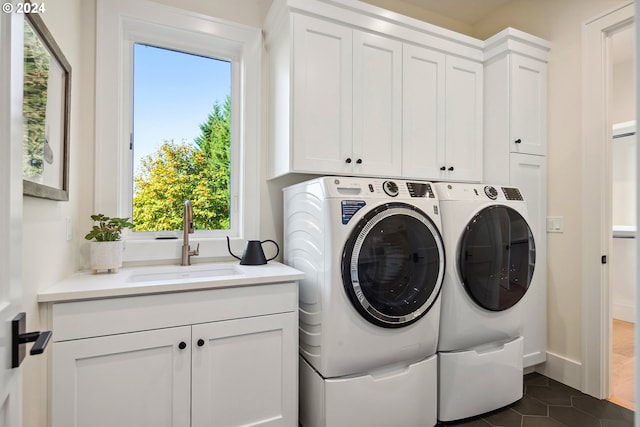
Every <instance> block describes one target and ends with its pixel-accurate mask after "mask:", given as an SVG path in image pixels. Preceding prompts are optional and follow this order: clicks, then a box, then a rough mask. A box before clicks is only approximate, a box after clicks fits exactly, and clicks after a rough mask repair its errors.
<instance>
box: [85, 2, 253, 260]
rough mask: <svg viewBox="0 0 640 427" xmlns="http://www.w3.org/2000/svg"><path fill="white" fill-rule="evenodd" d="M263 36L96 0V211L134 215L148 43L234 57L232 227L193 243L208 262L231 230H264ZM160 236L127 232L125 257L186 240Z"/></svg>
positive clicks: (203, 19)
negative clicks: (139, 96) (138, 71)
mask: <svg viewBox="0 0 640 427" xmlns="http://www.w3.org/2000/svg"><path fill="white" fill-rule="evenodd" d="M261 40H262V38H261V30H260V29H258V28H252V27H249V26H246V25H240V24H236V23H232V22H227V21H223V20H220V19H217V18H212V17H209V16H205V15H202V14H198V13H194V12H189V11H185V10H182V9H178V8H174V7H169V6H164V5H160V4H157V3H152V2H148V1H145V0H134V1H131V0H98V4H97V37H96V45H97V49H96V135H95V138H96V147H95V195H94V209H95V212H96V213H104V214H106V215H109V216H120V217H131V215H132V197H133V194H132V188H133V187H132V186H133V167H132V156H131V150H130V148H129V146H130V143H131V135H132V126H133V45H134V43H144V44H150V45H154V46H158V47H162V48H168V49H173V50H177V51H181V52H186V53H193V54H196V55H204V56H209V57H213V58H219V59H223V60H227V61H230V62H231V64H232V65H231V68H232V71H231V72H232V79H231V81H232V89H231V105H232V107H231V108H232V115H231V120H232V123H231V127H232V130H233V131H232V137H231V138H232V140H231V165H230V170H231V189H230V191H231V200H230V203H231V205H230V210H231V215H232V216H231V229H230V230H197V231H196V232H195V233H194V234H192V235H191V236H192V237H191V241H192V242H193V243H192V246H194V245H196V244H200V253H201V258H200V259H201V260H204V258H211V257H213V258H217V257H223V256H227V255H228V252H227V247H226V239H224V237H226V236H227V235H228V236H229V237H230V238H232V240H245V239H247V238H248V237H247V236H257V235H259V216H258V215H255V214H250V213H255V212H258V211H259V208H260V202H259V195H260V193H259V188H260V183H259V176H260V174H259V168H258V166H259V147H258V140H259V138H258V136H259V135H258V133H259V129H260V128H261V127H260V114H259V108H258V107H259V105H260V92H259V91H260V69H261V68H260V64H261ZM114 88H117V90H114ZM203 120H204V118H203ZM248 213H249V214H248ZM196 228H197V224H196ZM156 234H157V233H155V232H131V231H130V230H127V231H126V232H125V233H124V234H123V237H124V239H126V240H127V250H126V251H125V254H124V261H125V262H149V261H161V260H173V259H179V258H180V246H181V245H182V240H181V239H178V240H156V239H155V237H156ZM180 236H181V235H180ZM180 236H178V237H180Z"/></svg>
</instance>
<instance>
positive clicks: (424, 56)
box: [402, 45, 445, 179]
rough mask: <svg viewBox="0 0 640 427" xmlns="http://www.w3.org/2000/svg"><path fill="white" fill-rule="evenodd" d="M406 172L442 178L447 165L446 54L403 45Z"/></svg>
mask: <svg viewBox="0 0 640 427" xmlns="http://www.w3.org/2000/svg"><path fill="white" fill-rule="evenodd" d="M402 55H403V61H402V67H403V70H402V73H403V79H402V83H403V85H402V86H403V87H402V174H403V175H404V176H405V177H407V178H421V179H439V178H441V174H442V172H441V170H440V168H441V167H443V166H444V165H445V157H444V156H445V153H444V136H445V134H444V123H445V121H444V113H445V55H444V54H442V53H439V52H436V51H433V50H429V49H425V48H421V47H418V46H412V45H404V47H403V52H402Z"/></svg>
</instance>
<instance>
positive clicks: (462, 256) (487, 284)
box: [458, 205, 536, 311]
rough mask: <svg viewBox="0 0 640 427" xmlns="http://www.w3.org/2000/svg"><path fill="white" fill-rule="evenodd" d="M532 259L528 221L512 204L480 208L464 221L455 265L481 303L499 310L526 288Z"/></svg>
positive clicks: (532, 244)
mask: <svg viewBox="0 0 640 427" xmlns="http://www.w3.org/2000/svg"><path fill="white" fill-rule="evenodd" d="M535 259H536V247H535V243H534V241H533V233H532V232H531V229H530V228H529V225H528V224H527V221H526V220H525V219H524V218H523V217H522V215H520V214H519V213H518V212H517V211H516V210H515V209H513V208H511V207H508V206H502V205H494V206H489V207H486V208H484V209H482V210H481V211H480V212H478V213H477V214H476V215H475V216H474V217H473V218H472V219H471V221H469V223H468V224H467V227H466V228H465V231H464V233H463V235H462V239H461V241H460V252H459V257H458V268H459V271H460V275H461V278H462V282H463V283H464V287H465V290H466V291H467V293H468V294H469V296H471V298H473V300H474V301H475V302H476V303H477V304H478V305H479V306H480V307H483V308H485V309H487V310H491V311H502V310H506V309H508V308H510V307H512V306H514V305H515V304H516V303H517V302H518V301H520V299H521V298H522V297H523V296H524V294H525V293H526V292H527V289H528V288H529V285H530V284H531V277H532V276H533V269H534V266H535Z"/></svg>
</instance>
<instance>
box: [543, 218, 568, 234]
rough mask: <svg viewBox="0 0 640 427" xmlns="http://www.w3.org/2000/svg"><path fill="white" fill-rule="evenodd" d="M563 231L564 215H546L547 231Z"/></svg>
mask: <svg viewBox="0 0 640 427" xmlns="http://www.w3.org/2000/svg"><path fill="white" fill-rule="evenodd" d="M562 232H564V217H561V216H548V217H547V233H562Z"/></svg>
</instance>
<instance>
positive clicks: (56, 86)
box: [22, 9, 71, 201]
mask: <svg viewBox="0 0 640 427" xmlns="http://www.w3.org/2000/svg"><path fill="white" fill-rule="evenodd" d="M34 10H35V9H34ZM24 16H25V20H24V82H23V88H24V92H23V129H24V132H23V133H24V141H23V144H24V150H23V159H22V163H23V164H22V183H23V194H24V195H25V196H32V197H39V198H44V199H51V200H58V201H68V200H69V129H70V128H69V121H70V101H71V65H70V64H69V61H67V59H66V58H65V56H64V54H63V53H62V50H61V49H60V47H59V46H58V44H57V43H56V41H55V39H54V38H53V36H52V35H51V33H50V32H49V30H48V29H47V27H46V25H45V24H44V21H43V20H42V18H41V17H40V16H38V14H37V13H25V15H24Z"/></svg>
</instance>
